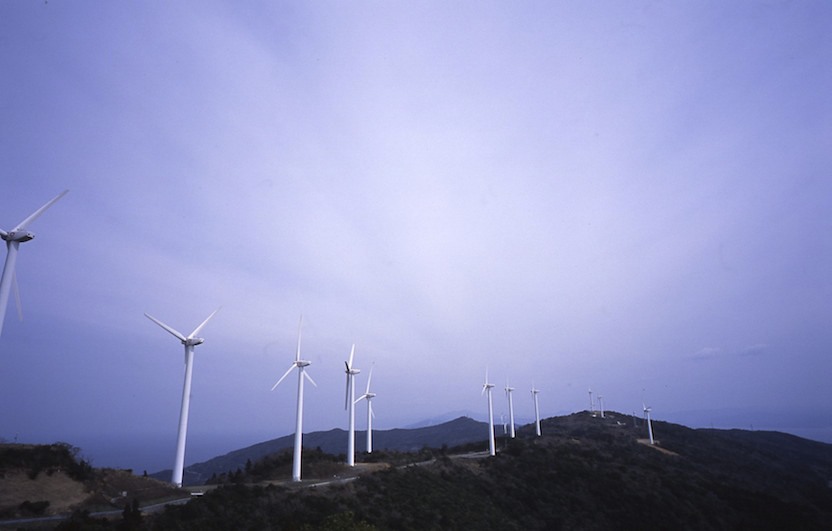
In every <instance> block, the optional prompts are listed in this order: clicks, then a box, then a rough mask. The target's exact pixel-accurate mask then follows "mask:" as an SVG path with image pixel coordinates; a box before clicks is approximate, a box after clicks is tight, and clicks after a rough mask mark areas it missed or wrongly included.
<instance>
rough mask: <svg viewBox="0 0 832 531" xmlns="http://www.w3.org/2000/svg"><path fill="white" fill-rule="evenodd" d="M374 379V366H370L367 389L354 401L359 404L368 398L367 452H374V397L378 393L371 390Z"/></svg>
mask: <svg viewBox="0 0 832 531" xmlns="http://www.w3.org/2000/svg"><path fill="white" fill-rule="evenodd" d="M372 379H373V367H370V375H369V376H368V377H367V390H366V391H365V392H364V394H363V395H361V396H359V397H358V400H356V401H355V402H354V403H355V404H357V403H358V402H359V401H361V400H367V453H368V454H371V453H373V418H374V417H375V416H376V415H375V413H373V398H375V396H376V394H375V393H371V392H370V381H371V380H372Z"/></svg>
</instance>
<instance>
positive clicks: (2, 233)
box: [0, 229, 9, 238]
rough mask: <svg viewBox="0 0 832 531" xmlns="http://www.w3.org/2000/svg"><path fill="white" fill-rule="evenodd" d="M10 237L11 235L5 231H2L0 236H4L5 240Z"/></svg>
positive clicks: (0, 230)
mask: <svg viewBox="0 0 832 531" xmlns="http://www.w3.org/2000/svg"><path fill="white" fill-rule="evenodd" d="M8 235H9V233H8V232H6V231H4V230H3V229H0V236H2V237H3V238H6V237H7V236H8Z"/></svg>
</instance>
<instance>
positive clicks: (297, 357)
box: [295, 314, 303, 361]
mask: <svg viewBox="0 0 832 531" xmlns="http://www.w3.org/2000/svg"><path fill="white" fill-rule="evenodd" d="M301 328H303V314H301V315H300V323H298V349H297V350H296V351H295V361H300V330H301Z"/></svg>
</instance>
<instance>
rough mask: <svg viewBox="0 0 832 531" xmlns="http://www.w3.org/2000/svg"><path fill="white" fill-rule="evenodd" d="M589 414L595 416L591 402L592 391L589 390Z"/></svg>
mask: <svg viewBox="0 0 832 531" xmlns="http://www.w3.org/2000/svg"><path fill="white" fill-rule="evenodd" d="M589 414H590V415H592V416H593V417H594V416H595V404H594V403H593V402H592V389H590V390H589Z"/></svg>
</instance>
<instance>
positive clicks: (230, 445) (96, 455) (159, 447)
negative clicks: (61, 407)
mask: <svg viewBox="0 0 832 531" xmlns="http://www.w3.org/2000/svg"><path fill="white" fill-rule="evenodd" d="M273 438H276V436H274V435H271V436H258V435H248V436H246V435H239V434H196V433H195V434H188V441H187V446H186V448H185V465H186V466H188V465H191V464H194V463H200V462H203V461H207V460H208V459H211V458H212V457H216V456H218V455H223V454H226V453H228V452H231V451H233V450H238V449H240V448H245V447H246V446H251V445H252V444H257V443H259V442H263V441H266V440H269V439H273ZM65 442H67V443H69V444H71V445H73V446H77V447H78V448H80V449H81V451H80V454H79V455H80V456H81V457H82V458H83V459H86V460H87V461H90V462H91V463H92V465H93V466H94V467H98V468H119V469H131V470H133V473H134V474H142V472H145V471H147V473H148V474H152V473H154V472H159V471H160V470H165V469H169V468H173V459H174V453H175V451H176V440H175V438H170V437H161V436H158V435H134V436H124V435H114V436H97V437H84V436H80V437H76V438H75V439H72V440H67V441H65Z"/></svg>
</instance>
